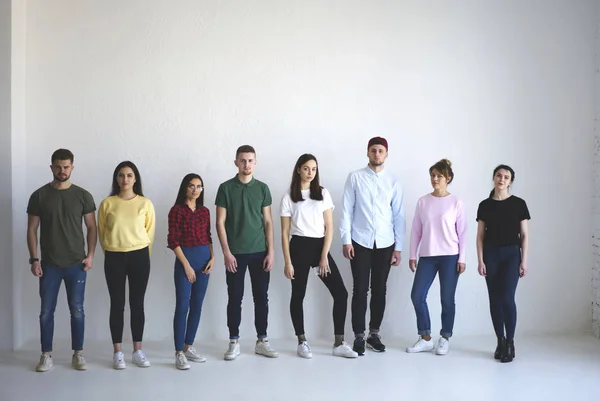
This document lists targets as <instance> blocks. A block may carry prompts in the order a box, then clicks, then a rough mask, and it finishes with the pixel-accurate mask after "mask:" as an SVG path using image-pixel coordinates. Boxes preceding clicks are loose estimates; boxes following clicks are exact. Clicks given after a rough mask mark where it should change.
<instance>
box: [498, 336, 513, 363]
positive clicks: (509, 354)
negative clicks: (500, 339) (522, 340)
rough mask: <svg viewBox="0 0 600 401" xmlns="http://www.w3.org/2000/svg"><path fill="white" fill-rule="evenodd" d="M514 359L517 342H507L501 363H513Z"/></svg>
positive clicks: (503, 349)
mask: <svg viewBox="0 0 600 401" xmlns="http://www.w3.org/2000/svg"><path fill="white" fill-rule="evenodd" d="M513 359H515V342H514V341H513V340H510V341H509V340H506V342H505V343H504V347H503V348H502V356H501V357H500V362H512V361H513Z"/></svg>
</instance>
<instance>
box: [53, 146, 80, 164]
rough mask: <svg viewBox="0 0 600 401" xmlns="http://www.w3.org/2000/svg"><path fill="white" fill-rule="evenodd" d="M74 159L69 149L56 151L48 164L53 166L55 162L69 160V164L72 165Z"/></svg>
mask: <svg viewBox="0 0 600 401" xmlns="http://www.w3.org/2000/svg"><path fill="white" fill-rule="evenodd" d="M74 159H75V156H73V152H71V151H70V150H69V149H57V150H55V151H54V153H52V157H51V158H50V163H52V164H54V162H55V161H57V160H71V163H73V160H74Z"/></svg>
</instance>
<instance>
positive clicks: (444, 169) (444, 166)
mask: <svg viewBox="0 0 600 401" xmlns="http://www.w3.org/2000/svg"><path fill="white" fill-rule="evenodd" d="M433 170H437V171H438V172H439V173H440V174H441V175H443V176H444V177H446V180H448V184H450V183H451V182H452V181H453V180H454V171H452V162H450V160H448V159H442V160H440V161H439V162H437V163H435V164H434V165H433V166H431V167H429V174H430V175H431V173H433Z"/></svg>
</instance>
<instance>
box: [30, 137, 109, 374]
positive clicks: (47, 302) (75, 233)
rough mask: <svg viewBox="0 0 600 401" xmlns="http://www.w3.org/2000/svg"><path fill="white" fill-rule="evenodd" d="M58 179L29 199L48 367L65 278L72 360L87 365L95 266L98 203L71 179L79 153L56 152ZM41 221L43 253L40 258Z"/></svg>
mask: <svg viewBox="0 0 600 401" xmlns="http://www.w3.org/2000/svg"><path fill="white" fill-rule="evenodd" d="M50 169H51V170H52V174H53V176H54V179H53V181H52V182H51V183H49V184H46V185H44V186H43V187H41V188H39V189H38V190H36V191H35V192H34V193H33V194H32V195H31V197H30V198H29V203H28V205H27V215H28V219H27V247H28V248H29V264H30V265H31V272H32V273H33V275H34V276H36V277H39V286H40V290H39V293H40V298H41V303H42V305H41V312H40V332H41V333H40V334H41V335H40V337H41V345H42V356H41V357H40V362H39V363H38V365H37V367H36V371H38V372H47V371H48V370H50V369H51V368H52V366H53V362H52V356H51V353H52V340H53V337H54V310H55V308H56V302H57V299H58V293H59V290H60V285H61V282H62V281H64V282H65V289H66V292H67V300H68V303H69V310H70V312H71V346H72V349H73V351H74V353H73V358H72V361H71V363H72V366H73V368H74V369H77V370H86V369H87V365H86V362H85V359H84V358H83V353H82V352H83V336H84V327H85V315H84V311H83V300H84V297H85V281H86V276H87V271H88V270H89V269H91V268H92V260H93V258H94V251H95V249H96V238H97V230H96V218H95V213H94V212H95V211H96V206H95V204H94V199H93V198H92V195H90V193H89V192H88V191H86V190H85V189H83V188H80V187H78V186H76V185H74V184H72V183H71V181H70V177H71V171H72V169H73V153H71V152H70V151H69V150H67V149H58V150H57V151H56V152H54V153H53V154H52V165H51V166H50ZM82 220H83V221H84V222H85V225H86V227H87V242H88V249H87V254H86V252H85V241H84V238H83V230H82ZM38 227H39V228H40V231H41V232H40V248H41V251H42V252H41V254H42V259H41V261H40V260H39V258H38V256H37V255H38V253H37V252H38V249H37V248H38V238H37V237H38V236H37V234H38Z"/></svg>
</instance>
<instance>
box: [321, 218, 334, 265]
mask: <svg viewBox="0 0 600 401" xmlns="http://www.w3.org/2000/svg"><path fill="white" fill-rule="evenodd" d="M332 242H333V227H331V226H325V240H324V241H323V250H322V251H321V259H326V258H327V255H328V254H329V250H330V249H331V243H332Z"/></svg>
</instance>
